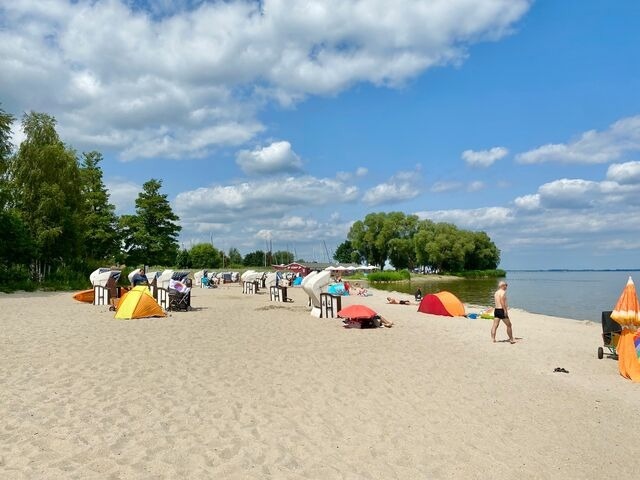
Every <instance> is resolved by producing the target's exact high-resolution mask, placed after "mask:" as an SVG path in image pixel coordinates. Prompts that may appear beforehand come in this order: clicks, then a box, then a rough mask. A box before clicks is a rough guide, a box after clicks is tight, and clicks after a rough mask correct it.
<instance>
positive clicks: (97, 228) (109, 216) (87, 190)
mask: <svg viewBox="0 0 640 480" xmlns="http://www.w3.org/2000/svg"><path fill="white" fill-rule="evenodd" d="M101 161H102V155H101V154H100V153H99V152H95V151H93V152H88V153H83V154H82V160H81V164H80V179H81V191H82V200H83V207H84V211H83V213H84V215H83V222H84V231H85V234H84V239H85V242H84V243H85V254H86V255H87V257H88V258H91V259H95V260H104V259H110V260H111V259H113V258H114V257H115V255H116V254H117V252H118V247H119V245H118V243H119V239H118V229H117V226H118V218H117V217H116V214H115V206H114V205H113V204H111V203H109V193H108V192H107V188H106V187H105V185H104V182H103V181H102V169H101V168H100V162H101Z"/></svg>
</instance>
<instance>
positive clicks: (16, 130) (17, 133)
mask: <svg viewBox="0 0 640 480" xmlns="http://www.w3.org/2000/svg"><path fill="white" fill-rule="evenodd" d="M10 135H11V143H12V145H13V148H14V150H17V149H18V148H19V147H20V144H21V143H22V142H23V141H25V140H26V139H27V136H26V135H25V133H24V130H22V125H21V124H20V122H18V121H14V122H13V123H12V124H11V132H10Z"/></svg>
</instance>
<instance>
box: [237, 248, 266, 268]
mask: <svg viewBox="0 0 640 480" xmlns="http://www.w3.org/2000/svg"><path fill="white" fill-rule="evenodd" d="M265 255H266V254H265V253H264V252H263V251H262V250H256V251H255V252H250V253H247V254H246V255H245V256H244V259H243V261H242V263H243V264H244V266H245V267H264V264H265ZM267 260H268V259H267ZM267 265H270V264H269V263H267Z"/></svg>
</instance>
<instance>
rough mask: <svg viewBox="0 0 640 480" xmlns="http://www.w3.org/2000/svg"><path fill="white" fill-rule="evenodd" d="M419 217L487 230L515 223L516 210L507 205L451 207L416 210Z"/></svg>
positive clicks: (467, 227)
mask: <svg viewBox="0 0 640 480" xmlns="http://www.w3.org/2000/svg"><path fill="white" fill-rule="evenodd" d="M416 215H418V217H420V218H423V219H429V220H432V221H434V222H448V223H453V224H455V225H457V226H458V227H460V228H465V229H471V230H487V229H490V228H493V227H496V226H502V225H508V224H510V223H513V222H514V220H515V218H514V212H513V211H512V210H511V209H510V208H506V207H483V208H474V209H468V210H466V209H451V210H434V211H423V212H416Z"/></svg>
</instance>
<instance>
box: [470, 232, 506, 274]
mask: <svg viewBox="0 0 640 480" xmlns="http://www.w3.org/2000/svg"><path fill="white" fill-rule="evenodd" d="M466 234H467V235H468V236H469V238H470V242H471V244H472V248H471V249H470V250H469V251H467V254H466V256H465V264H464V268H465V270H495V269H496V268H498V264H499V263H500V250H499V249H498V247H497V246H496V244H495V243H493V242H492V241H491V239H490V238H489V235H487V234H486V233H485V232H466Z"/></svg>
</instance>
